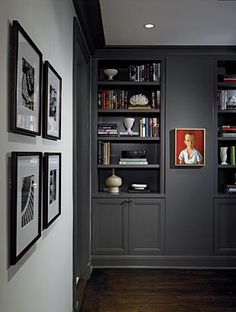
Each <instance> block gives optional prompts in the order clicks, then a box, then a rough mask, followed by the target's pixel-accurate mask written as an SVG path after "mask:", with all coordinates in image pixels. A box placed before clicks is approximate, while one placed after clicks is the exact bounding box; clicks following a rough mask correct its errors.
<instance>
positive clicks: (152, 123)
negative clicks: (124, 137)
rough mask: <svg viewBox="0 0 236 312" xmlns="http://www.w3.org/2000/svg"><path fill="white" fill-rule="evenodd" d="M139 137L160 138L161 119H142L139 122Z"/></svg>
mask: <svg viewBox="0 0 236 312" xmlns="http://www.w3.org/2000/svg"><path fill="white" fill-rule="evenodd" d="M139 135H140V137H141V138H152V137H153V138H158V137H159V136H160V120H159V117H153V118H147V117H142V118H141V119H140V120H139Z"/></svg>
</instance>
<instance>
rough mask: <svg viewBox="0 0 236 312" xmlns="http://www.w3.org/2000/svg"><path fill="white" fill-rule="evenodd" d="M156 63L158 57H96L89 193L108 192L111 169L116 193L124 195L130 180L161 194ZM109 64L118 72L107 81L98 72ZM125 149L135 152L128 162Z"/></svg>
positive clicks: (161, 116)
mask: <svg viewBox="0 0 236 312" xmlns="http://www.w3.org/2000/svg"><path fill="white" fill-rule="evenodd" d="M162 66H163V65H162V61H161V60H145V61H143V60H96V63H95V64H94V70H95V73H94V74H95V77H97V79H96V81H95V83H94V88H95V90H94V92H93V94H96V98H94V122H93V125H94V130H93V131H94V136H93V138H94V144H93V149H94V151H93V154H94V157H93V165H92V168H93V171H94V177H96V179H94V181H93V186H92V187H93V194H100V195H101V194H103V195H104V196H105V195H106V194H107V196H109V190H108V188H107V186H106V184H105V180H106V178H107V177H108V176H110V175H111V172H112V169H115V174H116V175H117V176H119V177H121V179H122V186H121V187H120V195H121V196H122V194H123V196H124V194H129V196H130V195H131V193H130V188H131V185H132V184H134V183H135V184H146V185H147V186H148V187H147V190H148V192H147V193H146V195H148V196H150V195H153V196H155V195H158V194H163V193H164V169H163V163H164V161H163V158H164V155H163V153H164V152H163V146H162V144H163V136H164V104H163V83H162V81H163V79H162ZM109 68H113V69H116V70H117V71H118V73H117V74H116V75H115V76H114V77H113V78H112V80H111V79H109V78H108V76H107V75H106V74H105V73H104V70H105V69H109ZM130 120H131V123H133V126H132V130H131V131H129V130H130V129H128V128H127V124H126V122H130ZM125 125H126V126H125ZM127 151H128V152H129V151H131V152H134V151H137V152H140V155H141V156H140V157H138V158H139V159H131V160H130V159H128V158H127V157H126V156H125V152H127ZM140 194H141V192H140ZM131 196H132V195H131ZM138 196H139V195H138Z"/></svg>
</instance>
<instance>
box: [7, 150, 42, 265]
mask: <svg viewBox="0 0 236 312" xmlns="http://www.w3.org/2000/svg"><path fill="white" fill-rule="evenodd" d="M41 176H42V153H41V152H12V153H11V190H10V192H11V202H10V208H11V210H10V264H12V265H14V264H16V263H17V262H18V260H19V259H20V258H21V257H22V256H23V255H24V254H25V253H26V252H27V251H28V250H29V249H30V248H31V247H32V246H33V245H34V244H35V242H36V241H37V240H38V239H39V238H40V236H41Z"/></svg>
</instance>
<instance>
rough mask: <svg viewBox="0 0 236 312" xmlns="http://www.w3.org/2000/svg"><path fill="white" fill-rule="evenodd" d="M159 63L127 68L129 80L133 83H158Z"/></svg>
mask: <svg viewBox="0 0 236 312" xmlns="http://www.w3.org/2000/svg"><path fill="white" fill-rule="evenodd" d="M160 76H161V66H160V63H151V64H143V65H130V66H129V80H130V81H135V82H144V81H147V82H149V81H150V82H152V81H153V82H158V83H159V82H160Z"/></svg>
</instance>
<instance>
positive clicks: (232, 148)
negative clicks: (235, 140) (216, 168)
mask: <svg viewBox="0 0 236 312" xmlns="http://www.w3.org/2000/svg"><path fill="white" fill-rule="evenodd" d="M229 163H230V165H235V164H236V163H235V146H230V147H229Z"/></svg>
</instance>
